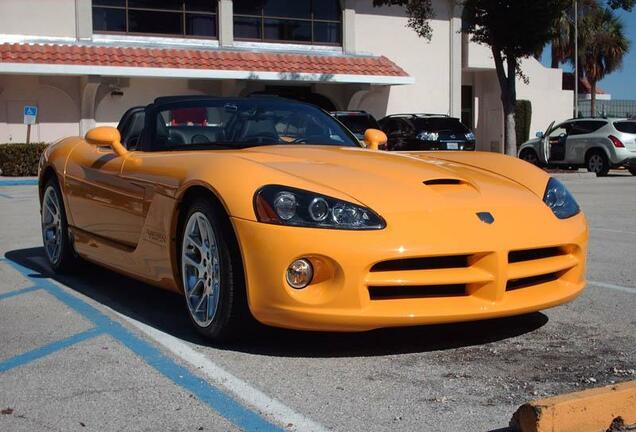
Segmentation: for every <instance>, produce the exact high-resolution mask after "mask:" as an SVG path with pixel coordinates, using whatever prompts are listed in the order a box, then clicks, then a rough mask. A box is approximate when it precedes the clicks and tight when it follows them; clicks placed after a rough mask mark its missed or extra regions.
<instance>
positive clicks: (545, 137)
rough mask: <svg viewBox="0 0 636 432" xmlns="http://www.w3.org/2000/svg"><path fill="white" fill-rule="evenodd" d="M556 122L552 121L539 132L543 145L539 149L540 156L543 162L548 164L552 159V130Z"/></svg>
mask: <svg viewBox="0 0 636 432" xmlns="http://www.w3.org/2000/svg"><path fill="white" fill-rule="evenodd" d="M553 126H554V122H552V123H550V126H548V128H547V129H546V130H545V132H543V133H539V134H538V135H537V136H538V137H540V138H541V145H540V150H539V158H540V159H541V163H542V164H547V163H548V162H549V160H550V132H551V131H552V127H553Z"/></svg>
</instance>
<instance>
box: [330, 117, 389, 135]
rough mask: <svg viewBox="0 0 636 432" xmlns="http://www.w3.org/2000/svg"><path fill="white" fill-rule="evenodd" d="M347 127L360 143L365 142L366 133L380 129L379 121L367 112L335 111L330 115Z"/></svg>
mask: <svg viewBox="0 0 636 432" xmlns="http://www.w3.org/2000/svg"><path fill="white" fill-rule="evenodd" d="M330 114H331V115H332V116H334V117H335V118H336V119H337V120H338V121H340V123H342V124H343V125H345V126H346V127H347V129H349V130H350V131H351V132H352V133H353V134H354V135H355V136H356V138H358V139H359V140H360V141H362V140H364V131H366V130H367V129H380V125H379V124H378V121H377V120H376V119H375V117H373V116H372V115H371V114H369V113H368V112H366V111H333V112H331V113H330Z"/></svg>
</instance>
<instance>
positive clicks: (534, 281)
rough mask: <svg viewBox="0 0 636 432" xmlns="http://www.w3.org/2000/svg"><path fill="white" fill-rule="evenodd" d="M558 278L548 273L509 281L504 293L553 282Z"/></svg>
mask: <svg viewBox="0 0 636 432" xmlns="http://www.w3.org/2000/svg"><path fill="white" fill-rule="evenodd" d="M558 278H559V275H558V274H557V273H548V274H544V275H538V276H529V277H525V278H521V279H513V280H509V281H508V283H507V284H506V291H514V290H517V289H522V288H528V287H531V286H535V285H540V284H543V283H547V282H553V281H555V280H557V279H558Z"/></svg>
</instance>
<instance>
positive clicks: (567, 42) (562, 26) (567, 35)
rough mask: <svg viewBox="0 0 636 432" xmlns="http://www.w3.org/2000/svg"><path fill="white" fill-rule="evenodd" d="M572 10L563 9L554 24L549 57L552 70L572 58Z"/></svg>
mask: <svg viewBox="0 0 636 432" xmlns="http://www.w3.org/2000/svg"><path fill="white" fill-rule="evenodd" d="M572 14H573V11H572V8H564V9H563V11H562V12H561V16H559V19H558V20H557V21H556V22H555V23H554V35H553V37H552V41H551V53H550V55H551V57H552V64H551V67H552V68H553V69H557V68H558V67H559V66H560V65H561V63H563V62H565V61H566V60H567V59H569V58H570V57H571V56H572V51H573V48H572V47H573V45H574V41H573V39H574V30H573V24H572Z"/></svg>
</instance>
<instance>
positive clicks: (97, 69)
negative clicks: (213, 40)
mask: <svg viewBox="0 0 636 432" xmlns="http://www.w3.org/2000/svg"><path fill="white" fill-rule="evenodd" d="M0 73H3V74H20V75H69V76H82V75H97V76H117V77H147V78H187V79H221V80H223V79H238V80H251V81H286V82H306V83H324V84H329V83H338V84H375V85H405V84H415V78H413V77H411V76H392V75H359V74H317V73H307V72H271V71H247V70H210V69H184V68H156V67H137V66H87V65H72V64H68V65H67V64H62V65H61V64H41V63H0Z"/></svg>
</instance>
